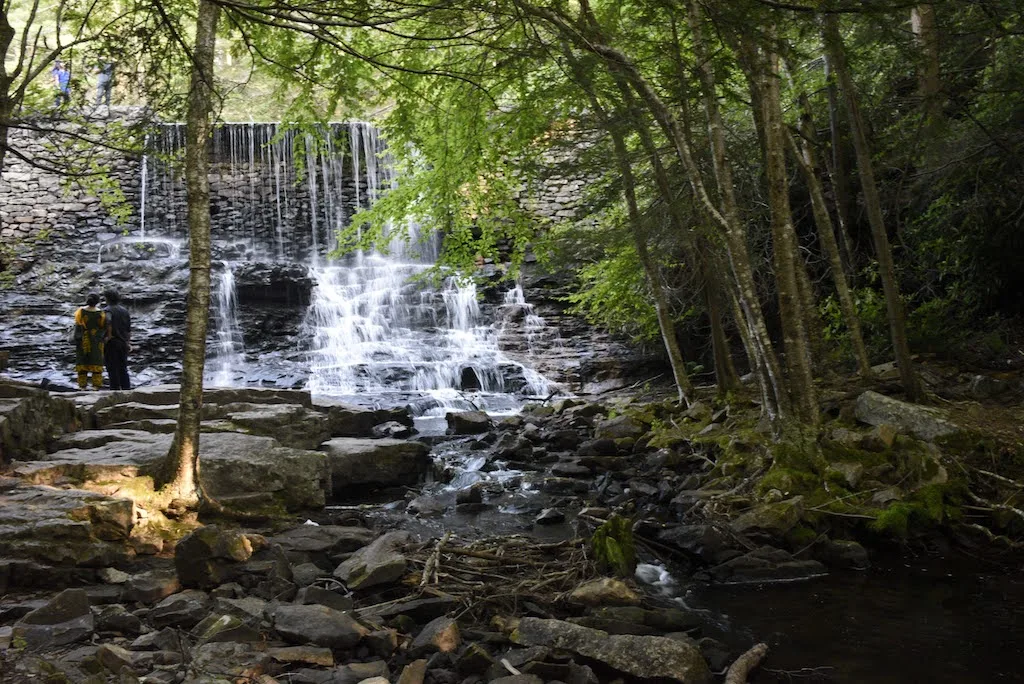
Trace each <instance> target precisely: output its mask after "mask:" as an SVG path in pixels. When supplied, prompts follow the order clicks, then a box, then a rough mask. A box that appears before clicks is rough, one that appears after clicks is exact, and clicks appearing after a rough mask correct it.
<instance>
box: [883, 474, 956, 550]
mask: <svg viewBox="0 0 1024 684" xmlns="http://www.w3.org/2000/svg"><path fill="white" fill-rule="evenodd" d="M964 489H965V485H964V484H963V483H961V482H952V483H943V484H933V485H928V486H926V487H921V488H920V489H918V490H917V491H916V492H914V494H913V495H912V496H911V497H910V498H908V499H907V500H906V501H898V502H896V503H893V504H892V505H891V506H889V507H888V508H886V509H885V510H883V511H881V512H879V514H878V517H877V518H876V519H875V521H874V522H872V523H871V527H872V529H874V530H875V531H876V532H882V533H884V534H891V535H893V536H895V537H899V538H901V539H906V538H907V537H908V536H909V535H910V534H911V533H912V532H916V531H924V530H927V529H929V528H934V527H936V526H938V525H941V524H944V523H948V522H952V521H955V520H959V519H960V517H961V511H960V506H961V504H962V503H963V493H964Z"/></svg>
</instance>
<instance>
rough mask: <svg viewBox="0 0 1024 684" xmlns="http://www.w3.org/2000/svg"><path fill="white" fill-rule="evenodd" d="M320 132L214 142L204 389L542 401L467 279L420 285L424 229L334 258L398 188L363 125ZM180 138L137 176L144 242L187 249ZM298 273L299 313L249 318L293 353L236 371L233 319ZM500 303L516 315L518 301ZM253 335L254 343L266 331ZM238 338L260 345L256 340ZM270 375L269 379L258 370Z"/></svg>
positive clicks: (381, 147)
mask: <svg viewBox="0 0 1024 684" xmlns="http://www.w3.org/2000/svg"><path fill="white" fill-rule="evenodd" d="M324 133H325V135H323V136H314V135H312V134H311V133H309V132H308V131H298V130H294V129H290V128H282V127H280V126H279V125H277V124H265V123H245V124H226V125H223V126H219V127H217V128H216V129H215V131H214V135H213V144H212V146H211V170H210V178H211V199H212V205H211V217H212V219H213V227H212V243H213V244H212V251H213V255H214V258H215V259H219V260H220V261H221V262H222V263H223V264H224V267H223V270H222V271H221V273H220V276H219V281H218V282H217V285H216V301H215V305H216V306H215V310H214V312H213V316H214V325H213V326H211V339H210V345H209V347H210V364H209V367H210V369H211V375H210V378H211V380H212V381H213V382H215V383H217V384H245V383H253V382H260V383H267V382H268V381H269V382H271V383H272V382H273V381H274V380H273V379H274V378H275V377H278V378H280V377H285V378H287V382H288V383H289V386H296V385H297V384H301V383H302V382H303V380H302V379H303V378H304V382H305V385H306V386H307V387H308V388H309V389H310V390H311V391H312V392H313V393H315V394H318V395H328V396H340V397H345V396H348V397H360V398H361V397H365V396H367V395H374V396H379V395H394V394H403V393H404V394H407V395H423V394H428V395H430V396H431V397H434V398H436V399H437V401H438V402H440V403H445V402H447V403H449V404H450V403H451V402H453V401H456V399H453V397H459V396H461V393H466V392H470V393H473V396H474V397H476V398H475V399H473V400H472V402H471V404H472V405H480V406H484V405H489V406H493V405H495V403H497V404H501V402H502V401H505V400H499V399H497V398H496V397H498V396H499V395H500V396H508V395H509V394H510V393H514V394H543V393H546V392H547V381H546V380H545V379H544V378H542V377H541V376H540V375H538V374H537V373H535V372H534V371H532V370H531V369H529V368H526V367H524V366H523V365H522V364H520V363H517V362H515V361H513V360H511V359H509V358H508V357H507V356H505V355H504V354H503V353H502V352H501V351H500V350H499V347H498V336H499V334H500V332H501V328H500V325H499V324H498V321H496V320H493V316H492V315H491V314H492V312H493V311H495V310H500V309H502V308H503V307H502V305H501V304H498V305H494V304H491V305H489V308H484V309H482V308H481V301H480V297H479V293H478V291H477V287H476V285H475V284H474V283H473V282H472V281H471V280H467V279H462V278H457V277H456V276H454V275H452V276H451V277H448V278H445V279H444V280H443V283H442V284H441V286H440V287H431V286H430V285H429V284H428V283H427V282H426V281H425V280H423V279H421V278H417V276H420V275H422V274H423V272H424V271H425V270H427V269H428V268H430V267H431V265H432V263H433V260H434V259H436V255H437V254H438V252H439V247H440V240H441V238H440V236H438V235H436V234H435V233H434V232H433V231H430V230H424V229H421V227H420V226H419V225H417V224H416V222H414V221H411V220H405V221H399V222H395V223H394V224H391V225H388V226H386V228H385V236H386V237H388V238H389V239H390V242H389V244H388V245H387V247H386V248H382V249H369V250H365V251H360V252H356V253H352V254H349V255H347V256H345V257H342V258H334V257H333V256H332V255H331V251H332V250H333V249H334V248H335V247H336V245H337V240H336V234H337V232H338V231H339V230H342V229H344V228H345V227H347V226H348V223H349V221H350V217H351V216H352V214H353V213H355V212H356V211H359V210H360V209H364V208H367V207H368V206H370V205H371V204H372V203H373V202H374V201H375V200H377V199H378V198H379V197H380V196H381V195H382V194H383V193H385V192H387V191H388V190H390V189H392V188H394V187H395V182H396V180H395V174H394V163H393V159H392V157H391V155H390V153H389V152H388V149H387V145H386V143H385V141H384V140H383V139H382V138H381V137H380V135H379V132H378V131H377V129H376V128H375V127H373V126H372V125H370V124H367V123H362V122H356V123H349V124H331V125H330V128H329V129H328V130H326V131H324ZM182 136H183V128H182V127H181V126H180V125H169V126H164V127H163V128H162V129H161V130H160V131H159V132H157V133H156V134H155V135H154V136H153V139H152V140H150V141H149V142H150V148H151V151H150V152H148V159H149V164H148V167H149V168H148V169H147V168H146V166H147V165H144V168H143V174H142V178H141V182H142V185H143V188H142V196H143V197H146V198H147V199H146V203H147V204H146V213H147V214H148V216H147V217H146V221H145V228H146V231H147V235H149V236H150V237H149V238H148V239H147V242H148V241H149V240H152V239H154V238H156V239H165V240H177V241H183V240H186V239H187V231H186V230H185V225H184V215H185V213H184V190H183V184H182V179H181V177H180V172H178V171H176V168H175V164H174V163H171V162H172V160H175V159H177V158H180V152H181V149H182V146H183V137H182ZM140 239H142V238H141V237H140ZM298 265H302V266H303V267H304V268H305V269H307V272H308V274H309V281H311V282H312V283H313V290H312V294H311V301H310V302H309V306H308V308H307V309H305V310H304V311H303V310H301V309H299V310H295V309H294V308H291V309H289V310H288V312H287V313H284V312H283V311H281V310H278V309H275V310H274V311H272V312H267V311H264V310H261V311H263V313H260V317H259V318H258V320H261V321H267V320H281V319H280V317H281V316H284V317H285V319H287V320H291V321H296V322H295V323H293V324H292V330H294V331H295V332H293V333H290V334H292V335H294V337H293V338H290V339H292V343H291V344H292V345H293V348H292V351H288V350H284V349H281V347H280V345H279V344H277V343H275V344H274V345H273V348H274V349H275V350H280V351H274V352H273V353H271V354H265V353H263V352H261V351H258V350H257V349H250V350H249V353H250V356H257V355H258V357H259V363H258V364H251V363H246V362H245V361H244V354H245V351H246V350H245V349H244V347H243V344H242V332H241V328H240V325H239V318H238V314H239V310H240V309H241V310H242V311H246V310H247V307H249V306H267V305H266V304H261V300H260V298H261V297H263V298H269V299H265V301H273V302H278V303H277V304H274V306H281V303H280V298H281V297H282V296H283V295H281V294H280V293H274V292H271V291H270V290H272V289H273V288H274V287H277V285H275V284H274V283H279V282H281V281H278V280H274V278H277V277H279V276H277V275H275V274H280V273H286V274H294V273H295V271H296V266H298ZM287 277H288V278H294V277H295V276H294V275H287ZM236 280H241V281H242V282H244V283H246V286H245V288H244V289H243V288H241V287H240V286H238V285H237V284H236ZM285 287H287V285H285ZM307 287H308V286H307ZM267 288H270V290H268V289H267ZM239 292H243V294H244V296H245V298H243V299H242V300H241V301H240V300H239V297H238V293H239ZM307 292H308V290H307ZM261 293H263V294H261ZM275 297H276V298H277V299H275ZM499 297H500V295H499ZM509 297H512V299H511V300H510V299H509ZM252 298H255V300H252ZM251 300H252V301H251ZM505 301H506V304H508V303H509V302H513V303H515V304H517V305H518V304H520V303H524V300H523V297H522V290H521V289H519V290H517V294H516V293H515V292H514V293H512V294H510V295H506V296H505ZM289 306H290V307H294V305H293V304H289ZM267 316H269V317H270V318H267ZM296 319H297V320H296ZM246 320H257V317H256V316H251V317H250V316H246ZM538 320H540V319H538ZM261 325H262V326H264V327H262V328H261V332H262V331H266V330H273V328H267V327H266V325H267V324H266V323H265V322H264V323H261ZM246 337H247V338H248V339H249V340H250V342H252V343H253V344H254V345H260V344H263V343H264V342H265V340H263V339H260V338H261V337H266V335H265V334H263V335H257V334H253V335H247V336H246ZM274 364H277V365H276V366H274V368H275V370H274V371H272V372H271V371H266V369H267V368H268V366H270V365H274ZM281 368H284V369H285V370H280V369H281ZM481 397H484V398H481ZM486 397H491V399H488V398H486ZM488 402H491V403H490V404H488Z"/></svg>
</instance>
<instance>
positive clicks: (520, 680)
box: [491, 674, 544, 684]
mask: <svg viewBox="0 0 1024 684" xmlns="http://www.w3.org/2000/svg"><path fill="white" fill-rule="evenodd" d="M491 684H544V680H543V679H541V678H540V677H538V676H537V675H532V674H517V675H508V676H507V677H498V678H497V679H492V680H491Z"/></svg>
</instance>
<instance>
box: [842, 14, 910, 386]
mask: <svg viewBox="0 0 1024 684" xmlns="http://www.w3.org/2000/svg"><path fill="white" fill-rule="evenodd" d="M822 27H823V30H822V38H823V41H824V44H825V51H826V52H828V54H829V57H830V58H831V60H832V66H833V68H834V69H835V72H836V77H837V78H838V79H839V87H840V88H841V89H842V91H843V99H844V100H845V101H846V111H847V113H848V114H849V117H850V130H851V132H852V133H853V149H854V151H855V152H856V154H857V171H858V173H859V174H860V184H861V186H862V187H861V192H863V193H864V204H865V206H866V208H867V213H868V222H869V223H870V224H871V237H872V239H873V241H874V243H875V256H876V258H877V259H878V273H879V276H880V277H881V279H882V289H883V291H884V292H885V308H886V313H887V315H888V318H889V331H890V333H891V334H892V346H893V353H894V355H895V357H896V363H897V364H898V365H899V369H900V381H901V383H902V384H903V390H904V391H905V392H906V393H907V396H908V397H910V398H911V399H920V398H921V386H920V384H919V382H918V379H917V375H916V373H915V372H914V366H913V362H912V361H911V359H910V345H909V344H908V342H907V321H906V315H905V313H904V311H903V298H902V297H901V296H900V290H899V285H898V284H897V282H896V267H895V265H894V264H893V258H892V247H891V246H890V245H889V235H888V233H887V232H886V228H885V219H884V218H883V216H882V201H881V199H880V198H879V195H878V185H877V184H876V182H875V172H874V168H873V166H872V164H871V147H870V145H869V144H868V137H867V132H866V131H865V125H864V117H863V115H862V114H861V111H860V104H859V103H858V102H857V93H856V91H855V90H854V85H853V78H852V77H851V75H850V68H849V65H848V64H847V63H846V52H845V50H844V48H843V40H842V37H841V36H840V35H839V21H838V19H837V18H836V17H835V16H834V15H831V14H829V15H825V16H824V18H823V19H822Z"/></svg>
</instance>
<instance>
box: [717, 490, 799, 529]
mask: <svg viewBox="0 0 1024 684" xmlns="http://www.w3.org/2000/svg"><path fill="white" fill-rule="evenodd" d="M803 511H804V498H803V497H802V496H794V497H793V498H791V499H787V500H785V501H778V502H776V503H770V504H764V505H762V506H758V507H756V508H754V509H752V510H750V511H747V512H746V513H744V514H742V515H741V516H739V517H738V518H736V519H735V520H733V521H732V523H730V524H731V526H732V528H733V529H734V530H735V531H736V532H738V533H740V534H754V533H763V534H768V535H771V536H773V537H782V536H784V535H785V534H786V533H787V532H789V531H790V530H791V529H793V528H794V527H796V525H797V523H799V522H800V516H801V515H803Z"/></svg>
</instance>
